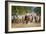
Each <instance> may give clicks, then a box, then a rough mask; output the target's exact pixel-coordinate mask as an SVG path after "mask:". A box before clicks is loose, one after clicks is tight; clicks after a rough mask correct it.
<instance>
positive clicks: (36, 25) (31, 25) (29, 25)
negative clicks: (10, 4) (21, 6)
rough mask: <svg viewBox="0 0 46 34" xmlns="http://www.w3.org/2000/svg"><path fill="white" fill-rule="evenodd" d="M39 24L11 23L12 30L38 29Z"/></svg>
mask: <svg viewBox="0 0 46 34" xmlns="http://www.w3.org/2000/svg"><path fill="white" fill-rule="evenodd" d="M40 26H41V24H40V23H28V24H22V23H19V24H16V23H12V28H23V27H40Z"/></svg>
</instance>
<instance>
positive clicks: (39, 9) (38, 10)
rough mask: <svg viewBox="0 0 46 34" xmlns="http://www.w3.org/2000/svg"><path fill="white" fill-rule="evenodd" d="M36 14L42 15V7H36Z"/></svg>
mask: <svg viewBox="0 0 46 34" xmlns="http://www.w3.org/2000/svg"><path fill="white" fill-rule="evenodd" d="M34 12H35V13H37V14H38V15H41V7H36V8H35V9H34Z"/></svg>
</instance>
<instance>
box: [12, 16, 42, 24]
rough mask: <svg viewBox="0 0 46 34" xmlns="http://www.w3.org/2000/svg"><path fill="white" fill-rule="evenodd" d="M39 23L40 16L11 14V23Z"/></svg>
mask: <svg viewBox="0 0 46 34" xmlns="http://www.w3.org/2000/svg"><path fill="white" fill-rule="evenodd" d="M29 22H30V23H33V22H35V23H40V22H41V17H40V16H38V15H37V16H33V15H25V16H18V17H16V16H12V23H17V24H19V23H23V24H24V23H26V24H27V23H29Z"/></svg>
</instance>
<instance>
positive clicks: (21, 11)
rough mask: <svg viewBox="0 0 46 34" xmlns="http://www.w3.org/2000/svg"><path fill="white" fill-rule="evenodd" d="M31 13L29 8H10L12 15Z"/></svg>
mask: <svg viewBox="0 0 46 34" xmlns="http://www.w3.org/2000/svg"><path fill="white" fill-rule="evenodd" d="M30 12H31V7H23V6H12V15H23V14H26V13H30Z"/></svg>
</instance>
